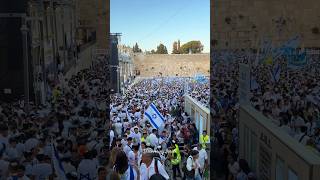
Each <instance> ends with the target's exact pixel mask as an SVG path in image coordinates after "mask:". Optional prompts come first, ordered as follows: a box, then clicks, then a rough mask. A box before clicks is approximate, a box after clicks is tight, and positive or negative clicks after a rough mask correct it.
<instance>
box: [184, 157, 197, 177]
mask: <svg viewBox="0 0 320 180" xmlns="http://www.w3.org/2000/svg"><path fill="white" fill-rule="evenodd" d="M189 158H191V159H192V161H193V158H192V157H191V156H189V157H188V158H187V160H186V161H185V163H183V164H185V165H184V166H182V172H183V173H184V174H185V176H186V177H190V178H194V175H195V173H196V171H195V169H192V170H191V171H189V170H188V168H187V162H188V159H189Z"/></svg>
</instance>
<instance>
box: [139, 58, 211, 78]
mask: <svg viewBox="0 0 320 180" xmlns="http://www.w3.org/2000/svg"><path fill="white" fill-rule="evenodd" d="M134 65H135V67H136V70H138V71H140V76H141V77H156V76H159V75H160V73H162V76H180V77H186V76H194V75H195V74H197V73H201V74H204V75H209V69H210V57H209V54H183V55H180V54H179V55H171V54H149V55H145V54H135V55H134Z"/></svg>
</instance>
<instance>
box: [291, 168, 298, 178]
mask: <svg viewBox="0 0 320 180" xmlns="http://www.w3.org/2000/svg"><path fill="white" fill-rule="evenodd" d="M288 180H299V178H298V175H297V173H296V172H295V171H294V170H292V169H291V168H289V171H288Z"/></svg>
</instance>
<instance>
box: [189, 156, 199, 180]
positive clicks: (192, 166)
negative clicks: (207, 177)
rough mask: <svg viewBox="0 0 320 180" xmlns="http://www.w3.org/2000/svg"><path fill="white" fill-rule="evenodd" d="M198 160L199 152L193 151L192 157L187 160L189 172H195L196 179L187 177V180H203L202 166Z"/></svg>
mask: <svg viewBox="0 0 320 180" xmlns="http://www.w3.org/2000/svg"><path fill="white" fill-rule="evenodd" d="M198 158H199V151H197V150H192V151H191V155H190V156H189V157H188V159H187V164H186V167H187V171H192V170H194V172H195V173H194V177H188V176H187V177H186V179H187V180H189V179H190V180H201V176H200V171H199V170H200V165H199V163H198Z"/></svg>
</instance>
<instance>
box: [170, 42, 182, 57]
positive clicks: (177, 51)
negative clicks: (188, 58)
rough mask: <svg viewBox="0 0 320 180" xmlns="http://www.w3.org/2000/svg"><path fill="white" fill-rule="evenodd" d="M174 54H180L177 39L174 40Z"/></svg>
mask: <svg viewBox="0 0 320 180" xmlns="http://www.w3.org/2000/svg"><path fill="white" fill-rule="evenodd" d="M172 54H180V51H179V49H178V43H177V42H176V41H175V42H173V47H172Z"/></svg>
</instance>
